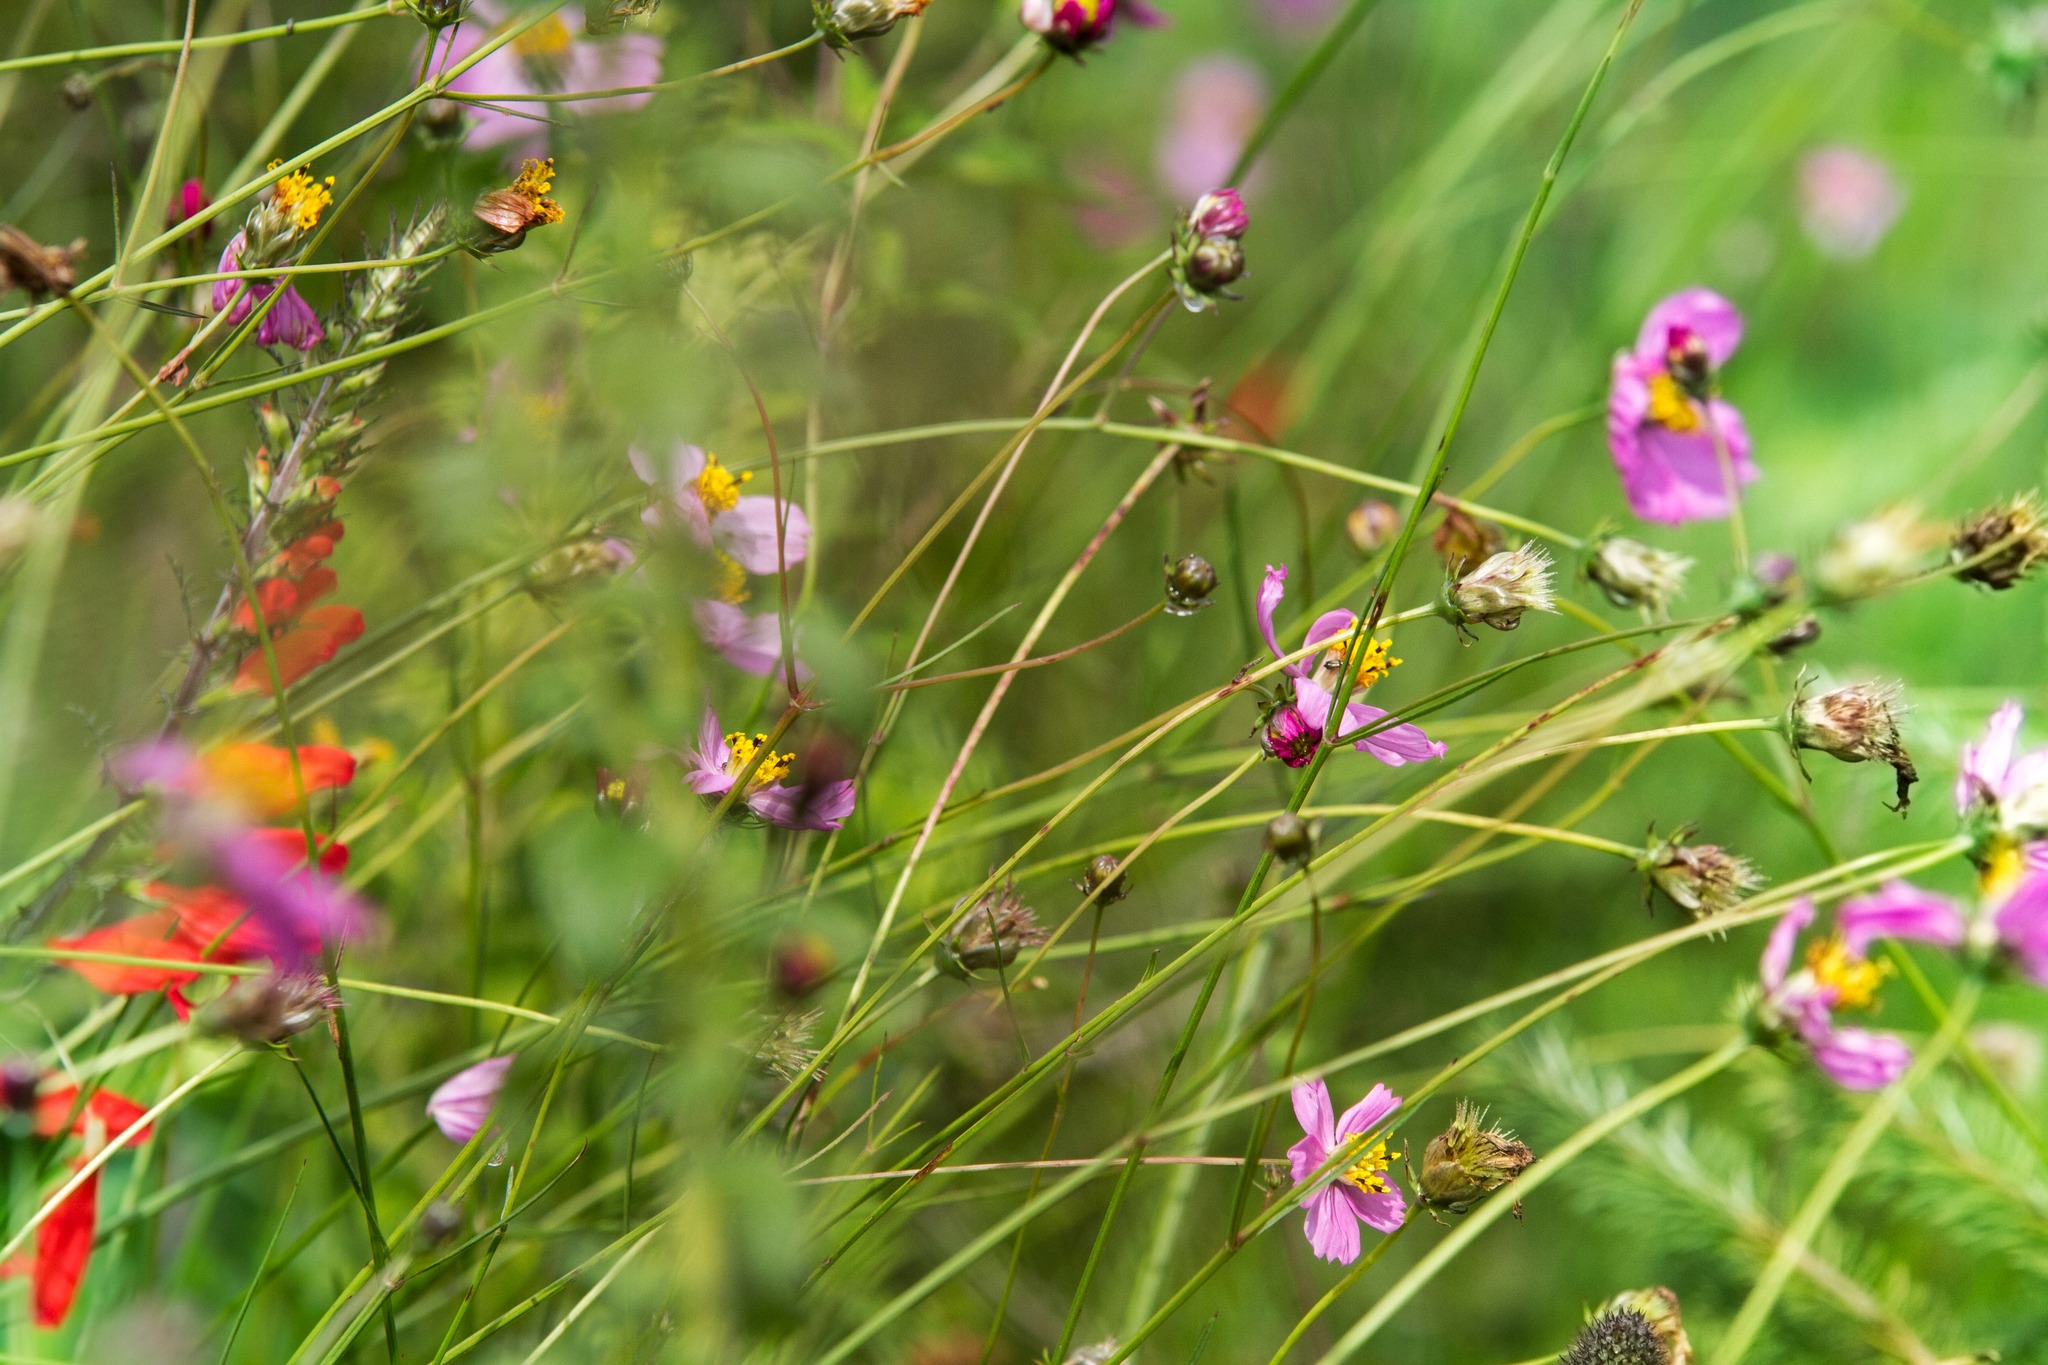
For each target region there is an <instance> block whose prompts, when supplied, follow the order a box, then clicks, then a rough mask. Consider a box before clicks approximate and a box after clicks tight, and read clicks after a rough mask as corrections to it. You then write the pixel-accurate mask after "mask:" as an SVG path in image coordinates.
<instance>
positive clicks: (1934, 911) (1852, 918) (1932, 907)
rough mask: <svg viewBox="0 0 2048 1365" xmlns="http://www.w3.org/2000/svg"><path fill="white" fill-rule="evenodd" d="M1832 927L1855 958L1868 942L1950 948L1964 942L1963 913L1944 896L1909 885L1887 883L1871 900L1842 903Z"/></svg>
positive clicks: (1865, 948) (1866, 947)
mask: <svg viewBox="0 0 2048 1365" xmlns="http://www.w3.org/2000/svg"><path fill="white" fill-rule="evenodd" d="M1835 923H1836V924H1837V925H1838V926H1839V927H1840V928H1841V931H1842V941H1843V943H1844V944H1845V945H1846V946H1847V947H1848V949H1849V951H1850V952H1851V953H1853V954H1855V955H1856V956H1858V957H1861V956H1863V955H1864V954H1865V951H1866V950H1867V949H1868V948H1869V947H1870V944H1871V941H1872V940H1874V939H1880V938H1905V939H1912V940H1914V941H1915V942H1918V943H1936V944H1940V945H1941V946H1942V947H1944V948H1953V947H1955V946H1956V945H1957V944H1959V943H1961V942H1962V941H1963V912H1962V911H1961V910H1960V909H1958V908H1957V906H1956V904H1955V902H1954V901H1951V900H1950V899H1948V897H1946V896H1937V895H1935V894H1934V893H1933V892H1932V891H1922V890H1921V889H1920V888H1919V887H1917V886H1914V885H1913V884H1912V883H1910V882H1900V881H1894V882H1887V883H1886V884H1885V886H1884V889H1883V890H1881V891H1879V892H1878V893H1877V894H1876V895H1872V896H1858V897H1856V898H1855V899H1853V900H1850V901H1846V902H1844V903H1843V905H1842V908H1841V909H1840V910H1839V911H1837V912H1836V915H1835Z"/></svg>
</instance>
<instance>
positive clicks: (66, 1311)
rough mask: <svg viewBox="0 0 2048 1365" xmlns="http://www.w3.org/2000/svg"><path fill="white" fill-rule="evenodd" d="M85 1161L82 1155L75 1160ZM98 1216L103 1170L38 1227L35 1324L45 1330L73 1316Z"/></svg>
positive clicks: (34, 1282) (53, 1211) (34, 1281)
mask: <svg viewBox="0 0 2048 1365" xmlns="http://www.w3.org/2000/svg"><path fill="white" fill-rule="evenodd" d="M84 1164H85V1162H84V1160H83V1159H82V1158H81V1159H80V1160H79V1161H78V1162H77V1163H76V1165H77V1166H83V1165H84ZM74 1169H76V1166H74ZM99 1216H100V1173H99V1172H98V1171H94V1172H93V1173H92V1174H91V1175H90V1176H88V1177H87V1178H86V1181H85V1183H84V1184H83V1185H80V1186H79V1187H78V1188H77V1189H76V1190H73V1191H72V1192H71V1195H70V1197H69V1198H67V1199H66V1200H65V1201H64V1202H63V1203H61V1204H59V1205H58V1206H57V1207H56V1208H54V1209H52V1210H50V1216H49V1217H48V1218H45V1219H44V1220H43V1222H42V1226H41V1227H38V1228H37V1229H36V1262H35V1269H34V1271H33V1272H32V1275H31V1278H30V1284H31V1285H32V1286H33V1287H34V1291H35V1304H36V1326H38V1327H41V1328H43V1329H44V1330H46V1331H47V1330H49V1329H51V1328H54V1327H61V1326H63V1325H64V1319H65V1318H66V1317H68V1316H70V1313H71V1304H72V1302H73V1301H74V1300H75V1299H77V1298H78V1286H79V1285H80V1284H81V1283H83V1282H84V1280H85V1271H86V1267H87V1266H88V1265H89V1264H90V1263H91V1261H92V1238H93V1231H94V1229H95V1227H96V1226H97V1224H98V1223H99Z"/></svg>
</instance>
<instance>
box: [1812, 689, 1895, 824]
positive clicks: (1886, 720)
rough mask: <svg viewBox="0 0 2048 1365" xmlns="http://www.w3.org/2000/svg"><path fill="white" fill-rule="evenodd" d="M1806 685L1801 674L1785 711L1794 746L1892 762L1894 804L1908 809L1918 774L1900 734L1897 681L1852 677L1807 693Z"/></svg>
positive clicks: (1849, 758)
mask: <svg viewBox="0 0 2048 1365" xmlns="http://www.w3.org/2000/svg"><path fill="white" fill-rule="evenodd" d="M1806 686H1807V680H1806V679H1805V678H1804V677H1801V678H1800V679H1799V683H1798V686H1797V687H1796V688H1794V690H1793V693H1792V707H1791V710H1790V711H1789V712H1788V713H1787V716H1786V728H1787V731H1788V733H1789V734H1790V736H1791V739H1792V747H1793V748H1794V749H1814V750H1818V751H1819V752H1821V753H1824V754H1833V755H1834V756H1835V757H1836V758H1839V759H1841V760H1842V761H1843V762H1844V763H1865V762H1875V763H1884V764H1888V765H1890V767H1891V769H1892V771H1893V773H1895V774H1896V775H1897V777H1898V802H1897V804H1896V805H1894V806H1893V807H1892V809H1893V810H1896V811H1897V812H1898V813H1899V814H1901V815H1904V814H1905V813H1906V807H1907V805H1908V803H1909V801H1910V799H1911V792H1912V788H1913V784H1914V783H1915V782H1917V781H1919V780H1920V774H1919V772H1918V771H1917V770H1916V769H1915V768H1914V767H1913V759H1912V756H1911V755H1909V754H1908V753H1907V752H1906V746H1905V742H1904V741H1903V740H1901V739H1900V738H1899V717H1900V716H1901V715H1902V714H1903V713H1904V712H1905V709H1906V708H1905V707H1904V705H1902V704H1901V702H1900V697H1901V695H1902V694H1903V691H1904V689H1902V688H1901V687H1900V686H1899V684H1897V683H1851V684H1850V685H1849V686H1847V687H1837V688H1833V689H1831V690H1829V691H1826V692H1821V693H1817V694H1815V695H1813V696H1808V695H1807V693H1806Z"/></svg>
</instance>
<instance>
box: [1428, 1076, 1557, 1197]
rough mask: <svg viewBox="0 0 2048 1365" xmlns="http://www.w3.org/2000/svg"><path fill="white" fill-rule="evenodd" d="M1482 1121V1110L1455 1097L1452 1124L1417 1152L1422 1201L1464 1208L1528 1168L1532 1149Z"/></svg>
mask: <svg viewBox="0 0 2048 1365" xmlns="http://www.w3.org/2000/svg"><path fill="white" fill-rule="evenodd" d="M1485 1122H1486V1111H1485V1110H1483V1109H1479V1108H1476V1107H1475V1106H1474V1105H1473V1104H1472V1103H1471V1102H1470V1101H1469V1100H1459V1101H1458V1108H1457V1112H1456V1113H1455V1114H1453V1115H1452V1118H1451V1126H1450V1127H1448V1128H1446V1129H1444V1130H1443V1131H1442V1132H1441V1133H1438V1134H1437V1135H1436V1136H1435V1137H1433V1138H1431V1139H1430V1140H1429V1146H1428V1147H1426V1148H1425V1149H1423V1153H1422V1178H1421V1183H1422V1200H1423V1202H1424V1203H1426V1204H1433V1205H1435V1206H1436V1207H1438V1208H1441V1209H1448V1210H1449V1211H1450V1212H1452V1213H1463V1212H1465V1210H1467V1209H1469V1208H1471V1207H1472V1206H1473V1205H1474V1204H1476V1203H1478V1202H1479V1201H1480V1200H1481V1199H1484V1198H1485V1197H1486V1196H1487V1195H1489V1194H1492V1193H1493V1192H1494V1191H1495V1190H1497V1189H1499V1188H1500V1187H1501V1186H1503V1185H1505V1184H1507V1183H1508V1182H1509V1181H1511V1180H1513V1179H1514V1178H1515V1177H1516V1176H1518V1175H1520V1174H1521V1173H1522V1172H1523V1171H1526V1170H1527V1169H1529V1165H1530V1163H1531V1162H1533V1161H1535V1160H1536V1154H1535V1153H1534V1152H1532V1151H1530V1150H1529V1148H1528V1147H1527V1146H1526V1145H1524V1144H1523V1143H1521V1142H1519V1141H1517V1140H1516V1138H1515V1135H1514V1134H1513V1133H1511V1132H1508V1131H1507V1130H1506V1129H1503V1128H1501V1127H1500V1126H1499V1125H1498V1124H1495V1125H1494V1126H1492V1127H1489V1128H1482V1127H1480V1125H1481V1124H1483V1123H1485Z"/></svg>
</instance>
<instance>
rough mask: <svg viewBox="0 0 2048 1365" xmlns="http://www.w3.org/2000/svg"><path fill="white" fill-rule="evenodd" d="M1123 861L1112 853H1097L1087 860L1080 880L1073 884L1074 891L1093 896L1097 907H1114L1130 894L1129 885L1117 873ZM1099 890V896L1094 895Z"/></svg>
mask: <svg viewBox="0 0 2048 1365" xmlns="http://www.w3.org/2000/svg"><path fill="white" fill-rule="evenodd" d="M1122 866H1123V860H1122V859H1121V858H1119V857H1117V856H1116V855H1115V854H1114V853H1098V854H1096V855H1095V856H1094V857H1093V858H1090V859H1089V860H1088V866H1087V867H1085V868H1083V869H1082V870H1081V879H1080V880H1079V881H1077V882H1075V883H1074V886H1075V889H1077V890H1079V891H1081V892H1082V893H1084V894H1089V895H1095V903H1096V904H1097V905H1115V904H1116V903H1117V902H1118V901H1120V900H1122V899H1123V898H1124V897H1125V896H1128V895H1130V894H1131V886H1130V883H1129V882H1127V881H1125V880H1124V874H1123V873H1122V872H1121V871H1119V870H1118V869H1120V868H1121V867H1122ZM1097 888H1100V894H1099V895H1098V894H1096V891H1097Z"/></svg>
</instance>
